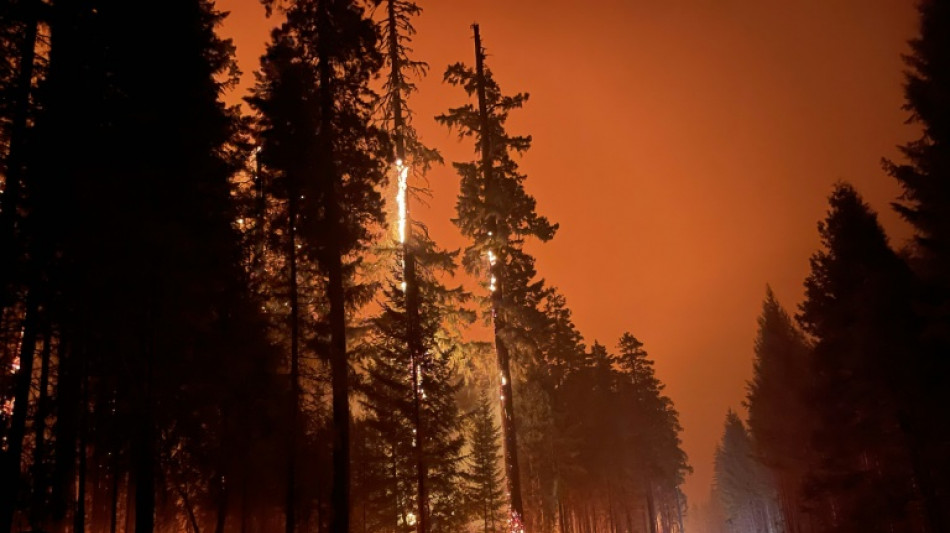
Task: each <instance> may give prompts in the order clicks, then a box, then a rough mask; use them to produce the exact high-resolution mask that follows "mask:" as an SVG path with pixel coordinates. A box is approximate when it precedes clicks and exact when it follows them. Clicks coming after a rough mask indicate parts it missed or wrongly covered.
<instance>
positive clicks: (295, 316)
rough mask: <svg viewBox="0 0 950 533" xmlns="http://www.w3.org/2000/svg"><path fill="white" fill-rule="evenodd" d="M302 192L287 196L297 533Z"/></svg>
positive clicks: (292, 515)
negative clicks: (299, 222) (299, 216)
mask: <svg viewBox="0 0 950 533" xmlns="http://www.w3.org/2000/svg"><path fill="white" fill-rule="evenodd" d="M299 195H300V192H299V191H298V190H297V188H296V187H290V191H289V194H288V198H287V235H288V237H287V238H288V239H289V247H288V251H287V262H288V263H289V266H290V272H289V275H290V279H289V282H290V317H289V318H290V427H289V428H288V437H287V489H286V490H287V501H286V503H285V509H286V518H285V520H284V530H285V532H286V533H294V531H296V528H297V513H296V501H297V500H296V498H297V496H296V492H297V480H296V476H297V425H298V424H299V422H300V389H299V387H300V377H299V373H300V367H299V365H300V363H299V360H300V310H299V302H298V288H297V200H298V197H299Z"/></svg>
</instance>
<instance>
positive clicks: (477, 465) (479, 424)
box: [466, 393, 505, 533]
mask: <svg viewBox="0 0 950 533" xmlns="http://www.w3.org/2000/svg"><path fill="white" fill-rule="evenodd" d="M470 425H471V430H470V431H471V432H470V437H469V441H470V444H471V446H470V452H469V457H468V464H469V468H468V473H467V478H468V482H469V488H468V491H467V494H466V500H467V503H468V505H469V506H470V508H471V512H472V514H473V515H474V516H475V517H477V518H478V519H479V520H480V521H481V522H482V528H481V529H482V531H484V532H485V533H499V532H501V531H504V525H505V513H504V505H505V493H504V479H503V478H502V472H501V468H499V466H498V463H499V461H500V459H501V450H500V445H499V442H500V440H501V431H500V430H499V428H498V426H497V425H496V424H495V413H494V410H493V409H492V406H491V402H490V401H489V400H488V395H486V394H484V393H483V394H482V395H481V397H479V400H478V405H477V407H476V408H475V411H473V412H472V415H471V422H470Z"/></svg>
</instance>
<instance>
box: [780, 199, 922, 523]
mask: <svg viewBox="0 0 950 533" xmlns="http://www.w3.org/2000/svg"><path fill="white" fill-rule="evenodd" d="M829 204H830V209H829V212H828V216H827V217H826V219H825V220H824V221H823V222H821V223H819V233H820V234H821V239H822V244H823V249H822V250H821V251H819V252H817V253H816V254H814V255H813V256H812V259H811V266H812V269H811V274H810V275H809V277H808V278H807V280H806V281H805V296H806V298H805V301H804V302H803V303H802V304H801V306H800V314H799V316H798V319H799V321H800V323H801V324H802V327H803V328H804V330H805V332H806V333H808V334H809V335H811V336H812V337H813V338H814V339H815V345H814V365H815V367H814V373H815V375H816V378H817V379H816V384H815V393H814V395H813V397H812V401H814V402H815V412H817V413H818V414H819V420H818V421H817V428H816V440H815V451H816V453H817V455H818V457H817V460H818V464H817V465H815V466H814V467H813V468H812V474H811V478H812V483H813V486H812V491H813V493H812V496H813V498H814V499H815V500H816V501H817V502H822V501H824V502H830V505H832V506H833V510H832V509H827V511H826V512H825V513H824V514H825V515H826V517H827V518H826V521H828V522H830V524H829V526H830V527H832V526H833V527H843V528H865V529H867V530H883V529H886V528H889V527H905V528H908V527H911V526H910V525H909V524H910V522H909V520H912V518H911V517H910V516H909V514H908V512H909V508H908V505H909V504H910V503H911V502H912V501H914V500H917V495H916V489H915V483H922V484H927V483H928V482H929V478H928V477H926V475H925V472H926V470H925V468H926V467H924V466H923V465H921V464H920V463H919V461H918V460H915V457H917V455H916V449H915V446H913V439H912V438H910V437H912V435H913V433H910V434H909V433H908V430H912V429H913V426H912V425H909V424H908V423H909V422H911V421H912V418H911V413H913V410H914V409H916V408H917V406H916V405H915V404H916V402H915V401H914V395H915V392H914V391H915V387H913V386H912V384H913V382H914V377H913V376H914V373H915V371H916V369H917V368H918V367H919V366H918V362H917V357H916V356H917V352H916V350H915V346H914V344H915V343H914V338H915V333H914V331H915V330H914V316H913V313H912V310H911V303H910V295H912V289H911V288H910V287H911V286H912V285H911V283H912V280H911V279H910V274H909V272H908V271H907V269H906V266H905V265H904V264H903V262H902V261H901V260H900V259H899V258H898V257H897V255H896V254H895V253H894V252H893V251H892V250H891V249H890V247H889V246H888V242H887V237H886V235H885V234H884V231H883V229H882V228H881V226H880V224H879V223H878V221H877V216H876V215H875V214H874V213H873V212H872V211H871V210H870V208H869V207H868V206H867V205H866V204H865V203H864V202H863V201H862V200H861V197H860V196H859V195H858V193H857V192H856V191H855V190H854V189H853V188H852V187H851V186H850V185H847V184H840V185H838V186H837V187H836V188H835V190H834V192H833V193H832V195H831V197H830V200H829ZM898 361H899V362H900V363H899V364H897V365H896V364H895V362H898ZM922 474H924V477H922ZM924 503H925V508H928V507H930V508H931V513H930V514H931V517H932V516H933V515H932V513H933V508H932V507H931V504H929V503H927V502H926V501H925V502H924ZM931 519H933V518H931Z"/></svg>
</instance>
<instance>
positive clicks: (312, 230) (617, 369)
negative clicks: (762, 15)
mask: <svg viewBox="0 0 950 533" xmlns="http://www.w3.org/2000/svg"><path fill="white" fill-rule="evenodd" d="M262 1H263V4H264V6H265V7H266V9H267V12H268V14H269V15H272V19H271V20H272V22H273V25H274V26H275V27H274V29H273V31H272V32H271V35H270V39H269V42H268V44H267V49H266V52H265V54H264V55H263V56H262V57H261V58H260V62H259V64H258V65H255V66H254V67H253V69H254V79H255V82H254V85H253V87H252V88H251V90H250V92H249V94H248V95H247V96H246V98H245V105H244V106H243V107H242V106H229V105H226V104H225V103H224V102H225V99H224V94H225V92H226V91H227V90H229V89H231V88H233V87H234V86H235V84H236V83H237V76H238V69H237V65H236V63H235V59H234V56H235V49H234V45H233V43H232V42H230V41H229V40H227V39H225V38H223V37H222V36H221V34H220V24H221V22H222V20H223V19H224V17H225V16H226V14H224V13H222V12H220V11H218V10H217V9H216V7H215V5H214V2H213V1H211V0H180V1H177V2H162V3H150V4H148V5H145V4H144V3H141V2H129V1H125V0H5V1H4V2H3V4H2V6H0V48H2V51H3V54H2V62H0V179H2V184H3V190H2V196H0V241H2V242H0V262H2V266H0V533H13V532H26V531H30V532H41V531H42V532H51V533H53V532H55V533H66V532H71V533H83V532H86V531H90V532H108V533H116V532H118V531H123V532H129V533H131V532H135V533H152V532H155V531H161V532H178V531H182V532H191V533H200V532H202V531H204V532H214V533H226V532H235V533H236V532H240V533H255V532H272V531H280V530H283V531H284V532H285V533H295V532H303V531H312V532H332V533H346V532H354V533H355V532H362V533H370V532H374V533H375V532H379V533H397V532H406V533H408V532H412V531H414V532H417V533H430V532H431V533H436V532H446V533H455V532H466V531H470V532H484V533H502V532H505V533H518V532H525V531H530V532H531V533H544V532H549V533H554V532H559V533H620V532H627V533H632V532H640V533H661V532H662V533H673V532H677V533H683V532H684V531H685V530H686V528H685V527H684V525H685V524H686V521H687V518H690V519H691V520H690V522H691V523H695V524H700V525H701V527H705V528H706V530H707V531H710V532H717V533H718V532H725V531H729V532H735V533H753V532H756V533H757V532H768V533H781V532H789V533H820V532H825V531H828V532H830V531H844V532H858V531H860V532H876V531H881V532H885V531H886V532H902V531H907V532H921V533H939V532H942V531H947V530H948V528H950V477H948V473H950V469H948V466H950V465H948V461H950V425H948V418H947V417H946V415H945V413H944V410H945V407H944V408H941V407H940V406H941V405H944V406H946V405H950V398H948V397H947V396H948V394H950V392H948V391H950V389H948V388H947V384H948V379H947V377H948V371H950V367H948V359H947V355H948V353H950V147H948V143H950V2H947V1H945V0H925V1H923V2H922V3H921V4H920V7H919V11H920V16H921V19H920V20H921V24H920V34H919V36H918V37H917V38H916V39H914V40H913V41H912V42H911V52H910V53H909V54H908V55H907V57H906V58H905V61H906V64H907V72H906V111H907V112H908V113H909V117H910V120H911V121H912V122H914V123H915V124H917V125H919V126H920V131H921V137H920V138H919V139H916V140H912V141H909V142H907V143H906V144H905V145H904V146H903V148H902V151H903V156H904V157H903V159H902V160H900V161H884V162H883V166H884V170H885V172H886V174H888V175H889V176H891V177H892V178H893V179H895V180H897V182H898V183H899V184H900V185H901V186H902V187H903V196H902V197H901V198H899V199H897V200H896V201H895V203H894V205H893V208H894V209H895V210H896V211H897V212H899V213H900V214H901V215H902V216H903V217H904V218H905V219H906V220H907V221H908V222H909V223H910V224H911V225H912V226H913V228H914V229H915V232H916V239H915V240H914V242H913V243H910V244H909V245H908V246H906V247H904V248H901V249H895V248H894V246H893V245H892V244H891V243H890V242H889V241H888V237H887V235H886V234H885V232H884V229H883V228H882V226H881V225H880V224H879V223H878V221H877V216H876V214H875V213H874V212H873V211H872V210H871V208H870V207H869V206H868V205H867V204H866V203H865V202H864V200H863V199H862V197H861V196H860V194H859V193H858V192H857V191H856V190H855V188H854V187H852V186H851V185H849V184H847V183H840V184H838V185H837V186H836V187H835V188H834V190H833V192H832V194H831V196H830V198H829V210H828V213H827V217H826V218H825V219H824V220H823V221H821V222H820V223H819V226H818V230H819V236H820V239H821V249H820V250H818V251H817V252H815V254H814V255H813V256H812V258H811V273H810V275H809V276H808V278H807V279H806V280H805V298H804V301H803V302H801V303H800V304H799V306H798V308H797V312H796V313H794V314H790V313H789V312H788V311H786V310H785V308H783V306H782V305H781V304H780V303H779V302H778V300H777V298H776V296H775V295H774V294H773V293H772V291H771V290H770V289H767V290H766V294H765V299H764V303H763V307H762V313H761V317H760V319H759V324H758V325H759V329H758V332H757V333H756V334H755V341H754V349H755V358H754V376H753V379H752V380H751V381H750V382H749V384H748V390H747V404H746V407H747V412H748V419H747V420H743V419H742V417H741V416H740V414H739V413H737V412H733V411H730V412H729V413H727V415H726V420H725V424H724V430H723V437H722V442H721V444H720V446H719V448H718V449H717V453H716V461H715V472H716V478H715V483H714V486H713V487H712V490H711V492H712V499H711V501H710V503H709V505H707V506H703V507H695V506H688V505H687V501H686V497H685V495H684V493H683V491H682V486H683V484H684V482H685V479H686V476H687V475H688V474H689V473H690V472H691V468H690V466H689V464H688V461H687V457H686V454H685V453H684V452H683V449H682V445H681V441H680V435H681V432H682V430H683V428H682V427H681V426H680V423H679V415H678V413H677V410H676V408H675V407H674V404H673V401H672V400H671V399H670V398H669V397H668V396H667V394H666V393H665V392H664V390H665V387H664V384H663V383H662V382H661V381H660V380H659V379H658V377H657V375H656V373H655V371H654V367H653V365H654V363H653V360H652V359H651V356H650V355H649V354H648V352H647V350H646V348H645V345H644V343H643V342H642V341H641V340H640V339H638V338H637V336H635V335H634V334H633V333H629V332H628V333H624V334H623V335H622V336H621V337H620V338H619V339H618V340H617V342H616V344H615V345H611V346H607V345H603V344H600V343H598V342H596V341H595V342H592V343H589V344H588V343H587V342H585V340H584V337H583V335H582V333H581V332H580V331H579V330H578V328H577V327H576V326H575V324H574V322H573V318H572V312H571V309H570V307H569V306H568V302H567V299H566V298H565V296H564V294H563V293H562V292H560V291H559V290H558V288H557V287H555V286H552V285H551V284H550V283H548V282H547V281H546V280H545V278H544V277H543V272H540V271H539V265H538V264H537V261H536V259H535V257H534V256H533V255H532V253H531V251H530V250H536V249H537V248H536V247H538V246H543V244H544V243H546V242H549V241H551V240H552V239H554V238H555V237H556V234H557V231H558V229H559V226H558V224H557V223H556V222H554V221H551V220H549V219H548V218H546V217H545V216H543V215H542V214H540V212H541V211H543V210H542V209H540V208H539V206H538V205H537V201H536V199H535V197H534V196H533V195H532V194H531V192H530V189H531V180H530V179H529V177H528V176H527V175H526V174H525V173H524V172H523V171H522V170H521V168H520V167H519V163H521V161H522V158H523V156H524V155H525V153H526V152H527V151H528V150H529V149H530V148H531V143H532V138H531V136H530V135H528V134H527V133H525V132H520V131H512V130H511V128H510V127H509V124H508V119H509V117H510V116H511V115H513V114H517V113H518V112H519V110H520V109H521V108H523V107H524V106H526V105H528V103H529V96H528V93H525V92H506V91H503V89H502V82H504V83H505V84H506V85H507V84H510V85H513V86H522V85H524V80H519V79H505V80H500V79H498V78H496V76H495V74H494V73H493V72H492V70H491V68H490V62H491V59H492V57H493V56H492V55H489V54H487V53H486V48H487V47H486V46H485V45H484V44H483V40H482V33H481V28H480V27H479V26H478V25H477V24H476V25H473V26H472V28H471V33H463V34H460V35H458V39H459V40H460V41H467V42H473V44H474V47H473V49H472V54H471V56H470V57H465V58H461V57H460V58H458V60H459V61H458V62H457V63H454V64H451V65H448V66H443V65H439V66H438V67H439V68H440V70H441V69H442V68H443V67H444V70H441V72H442V78H443V81H444V83H445V84H446V85H447V86H449V87H451V88H452V89H453V90H454V91H455V94H456V95H457V103H456V105H454V106H453V107H450V108H448V109H445V110H444V111H443V112H442V113H440V114H439V115H438V116H436V117H421V116H417V115H416V114H415V113H414V112H413V107H414V103H415V102H418V101H419V100H418V99H422V98H425V97H426V95H425V94H424V93H423V92H422V91H419V90H417V89H418V87H417V86H418V84H419V82H420V80H422V79H423V78H424V77H426V76H429V75H430V65H429V64H427V63H426V62H425V61H424V55H423V54H420V53H418V52H417V51H416V50H414V48H413V37H414V36H415V35H416V28H415V25H414V24H415V22H416V21H417V20H418V19H417V17H420V16H424V15H423V12H422V9H421V7H420V6H419V5H418V4H417V3H416V2H415V1H413V0H262ZM486 29H488V28H486ZM488 30H489V32H488V33H489V34H490V29H488ZM492 53H493V54H496V55H503V54H505V53H507V51H506V50H504V49H498V50H493V51H492ZM245 68H248V66H245ZM421 119H425V120H433V119H434V120H435V121H436V122H437V123H438V124H441V125H442V126H443V127H444V128H445V131H446V132H450V133H451V134H452V135H456V136H457V137H458V139H459V140H460V142H462V143H464V144H465V145H466V146H467V147H468V148H469V153H470V154H471V158H470V159H468V160H463V161H445V160H444V159H443V157H442V155H441V154H440V151H439V149H438V147H435V146H432V145H430V144H427V141H426V139H423V138H422V136H421V135H420V134H419V132H418V131H417V129H416V128H415V126H414V124H416V123H417V121H418V120H421ZM438 166H446V167H449V168H451V169H453V170H454V173H455V174H456V177H457V183H458V188H457V196H456V198H455V199H454V201H455V207H456V210H455V216H454V218H453V219H452V220H451V222H450V221H448V220H444V221H443V220H424V219H423V217H421V216H419V215H420V213H423V212H425V211H424V210H423V209H419V207H420V206H421V205H422V204H423V203H424V202H426V201H428V200H429V199H430V198H431V195H430V193H429V191H428V189H427V184H428V181H427V177H426V175H427V172H429V171H430V170H431V169H433V168H436V167H438ZM882 179H887V178H882ZM448 223H451V224H454V226H455V227H456V229H457V231H458V233H459V234H460V235H461V236H462V237H463V238H464V240H465V246H464V247H462V248H461V249H458V250H452V249H447V248H445V247H443V246H440V244H439V243H437V242H435V239H434V238H433V237H432V235H431V234H430V232H429V230H428V226H427V224H448ZM472 280H475V281H474V282H473V281H472ZM636 326H637V325H636V324H631V325H630V327H631V329H632V328H635V327H636ZM684 327H685V328H688V325H687V324H684ZM684 334H687V332H684ZM689 513H692V514H694V516H687V515H688V514H689Z"/></svg>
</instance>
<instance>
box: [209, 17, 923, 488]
mask: <svg viewBox="0 0 950 533" xmlns="http://www.w3.org/2000/svg"><path fill="white" fill-rule="evenodd" d="M419 3H420V4H421V5H422V7H423V8H424V9H425V12H424V13H423V15H422V17H421V18H419V19H418V20H417V21H416V27H417V29H418V31H419V34H418V36H417V38H416V40H415V45H414V48H415V50H416V58H417V59H421V60H424V61H427V62H429V64H430V65H431V66H432V72H431V73H430V76H429V78H428V79H426V80H425V81H423V82H421V83H420V84H419V87H420V92H419V94H418V95H416V97H415V99H414V100H413V101H412V102H411V107H412V108H413V109H414V110H415V112H416V117H417V118H416V127H417V128H418V130H419V131H420V134H421V135H422V137H423V139H424V140H425V141H427V142H428V143H429V144H430V145H434V146H436V147H437V148H439V149H440V150H441V151H442V153H443V155H444V156H445V157H446V160H447V161H452V160H462V159H469V158H471V153H472V146H471V145H470V143H466V144H462V145H460V144H458V143H457V142H456V137H455V135H454V134H451V133H449V132H448V131H447V130H445V129H444V128H442V127H440V126H438V125H437V124H436V123H435V122H434V121H433V120H432V119H431V117H432V116H434V115H435V114H437V113H439V112H442V111H444V110H445V109H447V108H448V107H449V106H450V105H457V104H459V103H461V102H462V101H463V100H464V95H463V93H462V91H461V90H460V89H456V88H452V87H449V86H445V85H443V84H442V83H441V80H442V72H443V71H444V69H445V67H446V65H448V64H449V63H451V62H455V61H459V60H462V61H465V62H468V63H471V61H472V59H471V58H472V55H473V49H472V40H471V32H470V30H469V26H470V24H471V23H472V22H475V21H477V22H479V23H480V24H481V25H482V37H483V41H484V44H485V46H486V48H487V49H488V54H489V56H488V64H489V66H490V67H491V68H492V70H493V71H494V72H495V75H496V79H497V80H498V81H499V82H500V83H501V85H502V88H503V89H504V90H506V91H507V92H515V91H527V92H530V93H531V100H530V101H529V102H528V106H527V107H526V108H525V109H524V110H523V111H521V112H518V113H516V114H515V115H513V116H512V119H511V121H510V129H511V131H512V132H516V133H529V134H531V135H532V136H533V137H534V147H533V149H532V150H531V151H530V152H529V153H528V154H527V156H526V157H525V158H524V160H523V164H522V168H523V170H524V171H526V172H527V174H528V176H529V177H528V181H527V188H528V190H529V191H530V192H531V193H533V194H534V195H535V196H536V197H537V199H538V206H539V211H540V212H542V213H543V214H545V215H547V216H549V217H550V218H551V219H552V220H554V221H557V222H560V224H561V230H560V232H559V233H558V235H557V237H556V238H555V239H554V241H552V242H551V243H548V244H546V245H543V246H532V247H531V251H532V252H533V253H535V254H536V255H537V257H538V270H539V272H540V273H541V275H542V276H543V277H545V278H546V279H547V280H548V281H549V283H551V284H553V285H555V286H557V287H559V288H560V289H561V290H562V292H564V294H566V296H567V298H568V302H569V305H570V307H571V308H572V309H573V311H574V317H575V322H576V324H577V325H578V327H579V328H580V330H581V332H582V333H583V334H584V336H585V338H586V339H587V341H588V343H590V342H592V341H593V340H595V339H597V340H599V341H600V342H602V343H604V344H607V345H610V346H613V345H614V344H615V343H616V340H617V339H618V338H619V336H620V334H621V333H622V332H623V331H625V330H630V331H631V332H633V333H634V334H635V335H636V336H637V337H639V338H640V340H642V341H643V342H644V343H645V344H646V347H647V349H648V350H649V351H650V353H651V355H652V356H653V358H654V359H655V360H656V369H657V374H658V375H659V377H660V379H662V380H663V381H664V382H665V383H666V384H667V389H666V392H667V393H668V394H669V395H670V397H671V398H672V399H673V400H674V401H675V403H676V407H677V408H678V409H679V411H680V414H681V421H682V423H683V425H684V426H685V432H684V434H683V440H684V447H685V449H686V452H687V453H688V454H689V457H690V461H691V463H692V465H693V467H694V468H695V470H696V473H695V474H694V475H693V476H692V477H691V478H690V479H689V480H688V482H687V485H686V493H687V495H688V496H689V497H690V499H691V500H692V501H693V502H697V501H699V500H702V499H705V497H706V494H707V491H708V487H709V484H710V481H711V477H712V456H713V451H714V448H715V446H716V443H717V441H718V439H719V434H720V430H721V425H722V421H723V418H724V415H725V412H726V409H727V408H729V407H732V408H736V409H739V408H741V401H742V398H743V396H744V394H745V381H746V380H747V379H748V378H749V377H750V375H751V362H752V339H753V336H754V334H755V320H756V317H757V316H758V313H759V308H760V305H761V300H762V297H763V294H764V289H765V284H766V283H771V284H772V287H773V288H774V289H775V292H776V294H777V295H778V297H779V298H780V299H781V300H782V301H783V302H784V303H785V305H786V307H788V308H790V309H793V308H794V307H795V306H796V305H797V302H798V301H799V300H800V298H801V294H802V281H803V280H804V277H805V276H806V274H807V272H808V257H809V255H810V254H811V253H812V252H813V251H815V250H816V249H817V246H818V238H817V233H816V227H815V223H816V222H817V221H818V220H819V219H820V218H821V217H822V216H823V214H824V212H825V197H826V196H827V194H828V193H829V192H830V190H831V186H832V184H833V183H834V182H835V181H837V180H848V181H851V182H852V183H854V184H855V185H856V186H857V187H858V189H859V190H860V191H861V192H862V193H863V194H864V195H865V198H866V199H867V200H868V201H869V202H870V203H871V204H872V205H873V206H874V207H875V208H876V209H878V211H880V213H881V219H882V221H883V222H884V224H885V226H886V227H888V229H889V230H890V231H891V234H892V238H893V240H894V242H896V243H898V244H899V243H901V242H903V240H904V239H905V238H906V237H907V235H908V230H907V228H906V227H905V226H904V225H903V224H902V223H900V222H899V221H898V220H897V218H896V216H895V215H894V214H893V213H892V212H891V211H890V210H889V208H888V207H887V205H888V202H889V201H891V200H892V199H893V198H895V196H896V195H897V194H898V189H897V187H896V185H895V184H894V183H893V181H892V180H891V179H890V178H889V177H887V176H885V175H884V174H883V172H882V171H881V170H880V164H879V161H880V158H881V157H882V156H888V157H896V156H897V151H896V149H895V146H896V145H897V144H899V143H902V142H905V141H907V140H909V139H910V138H912V137H913V136H914V130H913V129H912V128H911V127H909V126H906V125H904V120H905V118H906V114H905V113H904V112H902V111H901V109H900V107H901V105H902V103H903V102H902V94H901V82H902V78H901V70H902V64H901V61H900V54H901V53H903V52H904V51H905V50H906V44H905V43H906V40H907V39H908V38H910V37H912V36H913V34H914V33H915V29H916V14H915V11H914V9H913V4H914V3H913V2H912V1H911V0H874V1H868V0H797V1H789V0H602V1H600V2H586V1H580V0H544V1H542V0H477V1H476V0H442V1H429V0H420V2H419ZM218 6H219V8H220V9H222V10H227V11H231V13H232V14H231V16H230V17H229V18H228V20H227V21H226V22H225V24H224V27H223V28H222V31H223V33H224V34H225V35H226V36H230V37H233V38H234V41H235V44H236V45H237V47H238V49H237V50H238V61H239V64H240V67H241V68H242V69H243V70H244V71H245V79H246V80H248V81H249V80H250V79H251V74H250V73H251V72H253V70H254V69H255V68H256V66H257V58H258V57H259V56H260V54H261V53H262V51H263V47H264V43H265V41H266V39H267V35H268V32H269V29H270V27H271V25H272V24H273V22H272V21H269V20H266V19H265V18H264V13H263V8H262V7H261V6H260V5H259V4H258V3H257V2H256V0H218ZM241 95H243V89H241V90H240V91H239V92H238V93H237V94H234V95H232V98H233V99H234V100H237V99H238V98H239V97H240V96H241ZM430 180H431V182H432V189H433V192H434V198H433V200H432V202H431V203H432V206H431V208H430V209H428V210H425V211H424V212H422V213H419V214H418V215H417V216H419V217H420V218H423V219H424V220H425V221H426V222H427V223H428V224H429V226H430V229H431V231H432V234H433V235H434V237H435V238H436V240H437V241H438V242H440V243H441V244H443V245H445V246H449V247H456V246H461V245H462V240H461V238H460V237H459V235H458V232H457V230H456V229H455V227H454V226H452V225H451V224H450V223H449V221H448V220H449V217H450V216H452V214H453V209H454V205H455V198H454V197H455V195H456V194H457V192H458V181H457V178H456V176H455V175H454V173H453V172H452V169H451V167H449V166H446V167H442V168H436V169H435V170H434V171H433V172H431V173H430ZM417 213H418V211H417Z"/></svg>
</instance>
